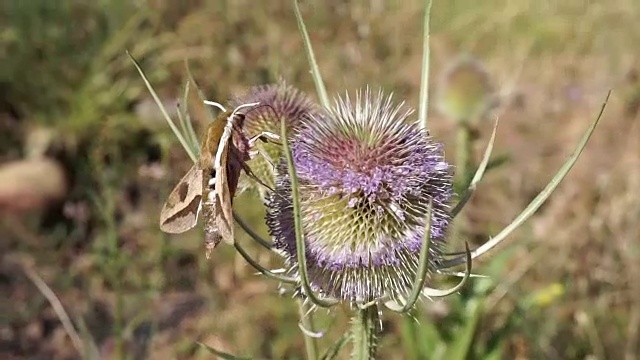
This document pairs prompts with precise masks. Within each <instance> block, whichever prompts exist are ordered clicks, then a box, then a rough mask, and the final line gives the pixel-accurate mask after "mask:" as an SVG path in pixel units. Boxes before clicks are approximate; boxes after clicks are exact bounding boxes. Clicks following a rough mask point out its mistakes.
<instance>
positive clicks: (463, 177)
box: [455, 121, 473, 193]
mask: <svg viewBox="0 0 640 360" xmlns="http://www.w3.org/2000/svg"><path fill="white" fill-rule="evenodd" d="M472 145H473V136H472V134H471V127H470V125H469V124H468V123H467V122H464V121H461V122H460V123H459V126H458V129H457V140H456V157H457V160H456V182H455V183H456V188H457V189H456V192H458V193H460V192H461V191H463V190H464V189H465V188H466V187H467V186H469V182H470V181H471V177H472V176H473V173H472V172H471V171H472V170H471V168H472V164H471V159H472V154H471V153H472Z"/></svg>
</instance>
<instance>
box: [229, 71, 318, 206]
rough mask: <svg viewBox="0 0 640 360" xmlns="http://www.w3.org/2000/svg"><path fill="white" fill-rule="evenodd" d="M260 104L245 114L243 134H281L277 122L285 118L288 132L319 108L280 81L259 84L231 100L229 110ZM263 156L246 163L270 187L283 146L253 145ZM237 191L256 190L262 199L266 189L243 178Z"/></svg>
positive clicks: (303, 95) (259, 143)
mask: <svg viewBox="0 0 640 360" xmlns="http://www.w3.org/2000/svg"><path fill="white" fill-rule="evenodd" d="M255 102H258V103H260V105H259V106H257V107H255V108H254V109H252V110H250V111H247V112H246V117H245V121H244V132H245V133H246V134H247V136H249V137H251V136H253V135H257V134H260V133H262V132H270V133H274V134H280V121H281V119H284V120H285V121H286V123H287V125H288V127H289V131H290V132H292V133H293V132H295V130H296V129H297V128H298V127H299V126H300V124H301V123H302V121H303V119H304V118H305V117H306V116H311V115H313V114H314V113H316V112H318V111H319V107H318V106H317V105H316V104H315V103H314V102H313V101H312V100H311V99H310V98H309V97H308V96H307V95H306V94H305V93H303V92H301V91H299V90H298V89H296V88H294V87H293V86H291V85H288V84H286V83H285V82H284V81H280V82H278V83H277V84H269V85H260V86H254V87H252V88H250V89H249V90H248V91H247V92H246V93H245V94H243V95H241V96H238V97H235V98H233V99H231V101H230V102H229V107H230V108H232V109H233V108H235V107H237V106H239V105H242V104H248V103H255ZM256 146H257V149H259V150H260V151H261V153H262V155H266V156H267V157H268V158H269V159H265V157H264V156H262V155H258V156H257V157H255V158H254V159H253V160H250V161H249V162H248V165H249V167H250V168H251V170H252V172H253V173H254V174H255V175H256V176H257V177H258V178H259V179H260V180H261V181H262V182H263V183H264V184H266V185H268V186H270V187H273V185H274V176H275V174H274V171H273V165H272V163H273V162H275V161H277V159H278V158H279V157H280V156H281V155H282V154H281V149H282V147H281V146H280V145H277V144H273V143H263V142H260V141H259V142H258V143H257V144H256ZM239 188H240V189H241V190H244V189H247V188H255V189H257V190H258V191H259V193H260V194H261V195H262V196H263V197H264V190H265V188H264V187H263V186H261V185H260V184H258V183H256V182H255V181H253V180H252V179H247V178H246V176H244V174H243V176H242V178H241V179H240V185H239Z"/></svg>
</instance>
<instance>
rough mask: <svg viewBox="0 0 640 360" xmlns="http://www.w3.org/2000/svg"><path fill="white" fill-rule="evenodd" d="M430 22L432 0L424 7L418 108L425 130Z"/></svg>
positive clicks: (427, 107) (427, 108)
mask: <svg viewBox="0 0 640 360" xmlns="http://www.w3.org/2000/svg"><path fill="white" fill-rule="evenodd" d="M430 22H431V0H427V1H426V2H425V7H424V29H423V35H422V36H423V39H422V75H421V81H420V101H419V104H420V107H419V108H418V119H419V121H420V126H421V127H422V128H423V129H427V125H428V113H427V112H428V110H429V57H430V56H431V54H430V52H431V51H430V46H429V40H430V37H431V30H430V27H431V25H430Z"/></svg>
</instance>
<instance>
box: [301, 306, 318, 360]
mask: <svg viewBox="0 0 640 360" xmlns="http://www.w3.org/2000/svg"><path fill="white" fill-rule="evenodd" d="M297 301H298V309H299V310H300V325H301V326H303V327H304V328H305V329H306V330H307V331H311V332H313V331H314V329H315V324H314V321H313V312H312V311H307V306H306V305H305V303H304V300H303V299H298V300H297ZM303 337H304V347H305V350H306V352H307V359H308V360H317V359H318V341H317V340H316V338H315V337H313V336H309V335H307V334H305V333H304V332H303Z"/></svg>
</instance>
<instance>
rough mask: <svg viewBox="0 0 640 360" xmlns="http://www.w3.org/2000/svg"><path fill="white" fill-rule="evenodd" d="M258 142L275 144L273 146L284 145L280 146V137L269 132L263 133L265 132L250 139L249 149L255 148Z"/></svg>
mask: <svg viewBox="0 0 640 360" xmlns="http://www.w3.org/2000/svg"><path fill="white" fill-rule="evenodd" d="M258 140H260V141H262V142H265V143H273V144H278V145H282V144H280V135H278V134H274V133H272V132H268V131H263V132H261V133H259V134H257V135H254V136H252V137H251V138H250V139H249V148H253V147H254V146H255V144H256V142H257V141H258Z"/></svg>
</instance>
